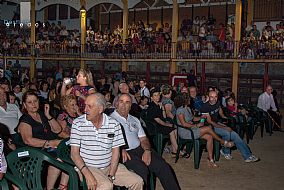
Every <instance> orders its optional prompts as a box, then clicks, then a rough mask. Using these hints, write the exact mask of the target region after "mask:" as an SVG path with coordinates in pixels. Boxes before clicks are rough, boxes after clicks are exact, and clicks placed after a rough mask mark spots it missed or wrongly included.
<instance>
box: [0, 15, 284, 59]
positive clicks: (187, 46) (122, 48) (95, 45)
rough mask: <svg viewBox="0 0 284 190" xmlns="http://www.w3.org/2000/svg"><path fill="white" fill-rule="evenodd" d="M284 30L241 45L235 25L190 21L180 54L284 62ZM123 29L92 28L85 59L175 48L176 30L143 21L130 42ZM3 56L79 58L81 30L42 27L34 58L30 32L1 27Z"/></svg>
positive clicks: (266, 30) (252, 34) (248, 36)
mask: <svg viewBox="0 0 284 190" xmlns="http://www.w3.org/2000/svg"><path fill="white" fill-rule="evenodd" d="M283 28H284V22H283V21H281V22H280V23H279V24H276V26H275V27H273V26H271V24H270V22H267V24H266V25H265V26H264V27H263V28H262V30H261V31H259V29H257V25H256V24H254V23H252V25H251V26H247V28H246V30H245V31H244V32H243V35H242V39H241V41H240V42H236V41H235V40H234V36H235V35H234V32H235V31H234V30H235V26H234V23H231V24H223V23H218V24H217V21H216V20H215V19H214V17H213V16H210V17H209V18H208V19H207V18H206V17H204V16H203V17H202V18H201V19H200V18H199V16H196V17H195V18H194V19H193V20H191V19H184V20H183V21H182V24H181V27H180V29H179V35H178V42H177V46H178V49H177V51H178V54H179V56H180V57H191V56H203V57H204V56H205V57H206V56H207V57H208V56H211V57H212V56H215V57H220V56H221V57H226V58H232V57H233V53H234V49H235V48H239V55H238V58H246V59H254V58H268V57H269V58H281V57H282V56H283V55H282V54H283V50H284V49H283V48H284V43H283V41H284V40H283ZM122 33H123V29H122V28H121V26H119V25H118V26H116V27H115V28H114V29H113V30H110V29H109V28H105V29H104V30H103V31H99V30H94V29H92V27H91V26H89V27H88V28H87V32H86V45H85V53H88V55H98V56H103V57H107V56H108V55H111V54H115V55H117V56H119V57H121V58H132V55H137V54H145V53H148V54H151V53H158V54H167V53H170V52H171V47H172V34H171V33H172V27H171V26H170V25H169V24H168V23H165V24H162V25H161V26H159V27H157V25H156V24H144V22H143V21H142V20H139V21H138V22H137V23H134V22H133V23H132V24H129V26H128V38H127V39H126V41H125V43H123V41H122ZM0 37H1V38H0V51H1V54H4V55H14V56H15V55H17V56H18V55H21V56H29V55H30V54H31V53H34V54H35V55H37V56H40V55H42V54H53V53H62V54H66V53H68V54H78V53H80V51H81V39H80V32H79V30H78V29H74V30H68V29H67V28H66V26H64V25H62V24H61V22H60V21H58V23H57V24H55V23H51V24H50V23H49V22H46V23H45V24H44V25H43V24H42V23H40V22H39V23H38V27H37V28H36V44H33V49H34V52H31V41H30V30H29V28H26V27H22V28H21V27H20V26H19V25H15V26H13V25H11V26H10V27H9V28H7V27H6V26H5V25H0Z"/></svg>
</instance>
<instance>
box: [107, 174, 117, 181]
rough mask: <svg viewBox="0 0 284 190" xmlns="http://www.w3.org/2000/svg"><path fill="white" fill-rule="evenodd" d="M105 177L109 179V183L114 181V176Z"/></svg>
mask: <svg viewBox="0 0 284 190" xmlns="http://www.w3.org/2000/svg"><path fill="white" fill-rule="evenodd" d="M107 177H108V179H109V180H110V181H111V182H113V181H114V180H115V176H112V175H108V176H107Z"/></svg>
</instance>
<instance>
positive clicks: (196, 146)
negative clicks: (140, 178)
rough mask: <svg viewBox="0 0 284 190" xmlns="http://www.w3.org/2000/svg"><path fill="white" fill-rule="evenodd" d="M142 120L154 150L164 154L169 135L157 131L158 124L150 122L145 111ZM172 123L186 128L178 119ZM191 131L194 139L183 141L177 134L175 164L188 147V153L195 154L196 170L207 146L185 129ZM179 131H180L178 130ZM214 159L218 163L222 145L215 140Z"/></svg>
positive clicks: (204, 141)
mask: <svg viewBox="0 0 284 190" xmlns="http://www.w3.org/2000/svg"><path fill="white" fill-rule="evenodd" d="M140 117H141V119H142V120H143V121H144V122H145V125H146V126H145V130H146V132H147V133H148V136H149V137H150V139H152V145H153V147H154V149H155V150H156V151H157V152H158V154H159V155H162V154H163V150H164V146H165V144H166V142H167V141H168V140H169V135H165V134H161V133H159V132H157V131H156V127H155V126H156V125H157V123H154V122H152V121H150V120H149V117H148V116H147V111H146V110H143V111H142V113H141V115H140ZM168 121H169V122H172V123H173V124H174V125H175V127H176V128H185V127H183V126H181V125H178V123H177V120H176V118H174V119H173V120H168ZM185 129H187V130H189V131H190V133H191V136H192V139H182V138H180V137H179V135H178V132H177V137H178V138H177V143H178V150H177V154H176V158H175V162H176V163H177V161H178V159H179V157H180V151H181V150H183V148H184V147H185V146H186V152H187V153H188V154H190V153H191V152H192V151H193V153H194V168H195V169H199V164H200V160H201V156H202V152H203V145H204V144H206V140H203V139H200V138H195V137H194V134H193V131H192V130H191V129H190V128H185ZM177 131H178V130H177ZM214 157H215V160H216V161H218V160H219V158H220V143H219V142H218V141H215V140H214Z"/></svg>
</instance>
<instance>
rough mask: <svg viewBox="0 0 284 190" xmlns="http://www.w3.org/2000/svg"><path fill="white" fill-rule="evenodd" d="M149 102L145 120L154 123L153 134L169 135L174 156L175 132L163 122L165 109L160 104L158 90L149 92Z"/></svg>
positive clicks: (169, 124) (170, 124) (171, 125)
mask: <svg viewBox="0 0 284 190" xmlns="http://www.w3.org/2000/svg"><path fill="white" fill-rule="evenodd" d="M150 95H151V100H152V101H151V102H150V103H149V107H148V110H147V118H148V119H149V120H150V121H151V122H153V123H155V132H157V133H162V134H169V135H170V140H171V144H172V154H173V155H175V154H176V151H177V147H178V145H177V132H176V129H175V128H174V125H173V124H172V123H167V122H165V121H164V118H165V116H164V115H163V112H164V114H165V108H164V106H163V105H162V104H161V102H160V96H161V95H160V91H159V89H153V90H151V92H150Z"/></svg>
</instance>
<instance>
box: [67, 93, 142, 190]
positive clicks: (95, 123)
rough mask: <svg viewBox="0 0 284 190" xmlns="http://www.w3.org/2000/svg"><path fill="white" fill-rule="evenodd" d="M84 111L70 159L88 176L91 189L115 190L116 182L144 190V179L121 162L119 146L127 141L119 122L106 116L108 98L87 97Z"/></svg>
mask: <svg viewBox="0 0 284 190" xmlns="http://www.w3.org/2000/svg"><path fill="white" fill-rule="evenodd" d="M85 103H86V107H85V114H84V115H82V116H80V117H78V118H76V119H75V120H74V121H73V124H72V129H71V136H70V144H71V158H72V160H73V161H74V163H75V164H76V166H77V167H78V168H79V170H80V172H81V173H82V174H83V175H84V176H85V178H86V182H87V185H88V189H90V190H112V189H113V184H114V185H118V186H125V187H126V188H128V189H130V190H142V189H143V180H142V179H141V178H140V177H139V176H138V175H137V174H135V173H133V172H130V171H128V170H127V168H126V167H125V166H123V165H121V164H118V161H119V147H120V146H123V145H124V144H125V142H124V139H123V135H122V131H121V127H120V125H119V123H118V122H117V121H116V120H114V119H112V118H110V117H108V116H107V115H105V114H104V113H103V112H104V109H105V107H106V101H105V99H104V96H103V95H102V94H100V93H96V94H92V95H89V96H88V97H87V99H86V100H85Z"/></svg>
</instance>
